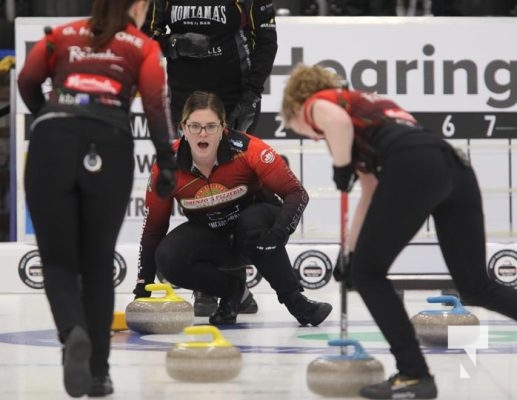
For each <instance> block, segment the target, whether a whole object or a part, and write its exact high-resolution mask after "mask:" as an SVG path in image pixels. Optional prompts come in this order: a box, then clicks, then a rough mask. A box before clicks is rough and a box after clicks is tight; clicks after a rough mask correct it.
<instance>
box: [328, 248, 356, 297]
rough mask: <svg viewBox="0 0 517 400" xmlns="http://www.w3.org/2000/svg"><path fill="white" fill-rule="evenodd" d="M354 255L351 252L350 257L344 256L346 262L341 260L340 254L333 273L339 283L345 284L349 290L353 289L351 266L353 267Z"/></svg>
mask: <svg viewBox="0 0 517 400" xmlns="http://www.w3.org/2000/svg"><path fill="white" fill-rule="evenodd" d="M352 255H353V252H351V251H350V252H349V253H348V255H345V256H343V257H344V260H341V254H338V256H337V260H336V265H335V266H334V270H333V271H332V276H333V277H334V279H335V280H336V281H337V282H344V284H345V287H346V288H347V289H353V285H352V280H351V277H350V274H351V266H352Z"/></svg>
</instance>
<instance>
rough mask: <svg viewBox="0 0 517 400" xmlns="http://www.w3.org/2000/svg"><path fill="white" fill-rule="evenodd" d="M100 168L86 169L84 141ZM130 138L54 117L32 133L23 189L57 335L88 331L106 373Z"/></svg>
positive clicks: (95, 369)
mask: <svg viewBox="0 0 517 400" xmlns="http://www.w3.org/2000/svg"><path fill="white" fill-rule="evenodd" d="M92 143H93V144H95V147H96V151H97V153H98V154H99V155H100V157H101V158H102V169H101V170H100V171H99V172H97V173H91V172H88V171H87V170H86V169H85V168H84V166H83V158H84V156H85V155H86V154H87V153H88V151H89V149H90V145H91V144H92ZM133 167H134V161H133V140H132V138H131V136H130V135H129V133H127V132H121V131H119V130H116V129H115V128H113V127H110V126H108V125H106V124H103V123H101V122H97V121H94V120H89V119H79V118H66V119H65V118H55V119H51V120H48V121H45V122H41V123H39V124H38V125H37V126H36V128H35V131H34V132H33V133H32V136H31V140H30V143H29V153H28V157H27V166H26V170H25V190H26V196H27V204H28V207H29V210H30V213H31V217H32V221H33V224H34V229H35V232H36V239H37V242H38V247H39V251H40V254H41V260H42V263H43V278H44V283H45V292H46V295H47V298H48V301H49V303H50V308H51V311H52V314H53V317H54V321H55V323H56V326H57V329H58V333H59V336H60V339H61V340H65V339H66V336H67V334H68V333H69V332H70V330H71V329H72V328H73V327H74V326H75V325H81V326H83V327H85V328H86V329H87V331H88V332H89V336H90V339H91V341H92V357H91V369H92V374H93V375H103V374H105V373H107V372H108V369H109V365H108V357H109V350H110V333H111V332H110V330H111V322H112V319H113V307H114V286H113V257H114V251H115V243H116V240H117V236H118V233H119V230H120V227H121V225H122V221H123V218H124V214H125V211H126V206H127V202H128V200H129V195H130V192H131V186H132V182H133Z"/></svg>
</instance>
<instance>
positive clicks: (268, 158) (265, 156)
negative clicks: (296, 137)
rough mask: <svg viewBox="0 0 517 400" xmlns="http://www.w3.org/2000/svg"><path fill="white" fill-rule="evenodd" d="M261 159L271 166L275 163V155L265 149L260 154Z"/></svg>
mask: <svg viewBox="0 0 517 400" xmlns="http://www.w3.org/2000/svg"><path fill="white" fill-rule="evenodd" d="M260 159H261V161H262V162H263V163H264V164H271V163H272V162H273V161H275V153H274V152H273V151H272V150H270V149H264V150H262V151H261V152H260Z"/></svg>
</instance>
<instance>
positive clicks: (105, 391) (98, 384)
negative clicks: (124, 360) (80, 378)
mask: <svg viewBox="0 0 517 400" xmlns="http://www.w3.org/2000/svg"><path fill="white" fill-rule="evenodd" d="M112 393H113V382H112V381H111V377H110V376H109V375H108V374H106V375H102V376H94V377H93V380H92V384H91V386H90V391H89V392H88V396H89V397H104V396H107V395H109V394H112Z"/></svg>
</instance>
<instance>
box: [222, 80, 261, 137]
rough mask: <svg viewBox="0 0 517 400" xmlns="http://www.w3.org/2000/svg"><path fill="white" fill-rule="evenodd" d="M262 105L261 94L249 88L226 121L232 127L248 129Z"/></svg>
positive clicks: (239, 129) (242, 129)
mask: <svg viewBox="0 0 517 400" xmlns="http://www.w3.org/2000/svg"><path fill="white" fill-rule="evenodd" d="M259 107H260V96H259V95H257V94H256V93H253V92H252V91H251V90H248V91H246V92H244V93H243V95H242V97H241V98H240V100H239V102H238V103H237V105H236V106H235V108H234V109H233V111H232V112H231V114H230V115H229V116H228V118H227V121H226V123H227V124H228V126H229V127H230V128H232V129H236V130H238V131H244V132H245V131H247V129H248V128H249V127H250V126H251V124H252V123H253V120H254V118H255V114H256V113H257V110H258V109H259Z"/></svg>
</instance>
